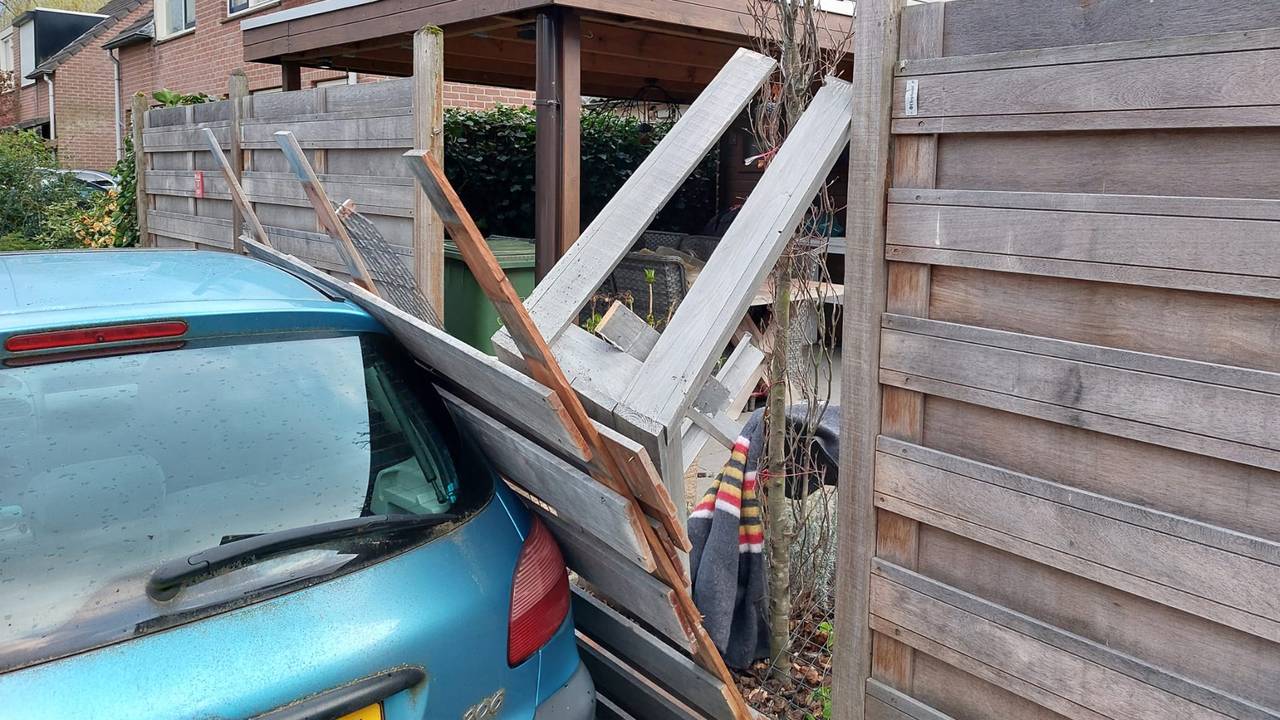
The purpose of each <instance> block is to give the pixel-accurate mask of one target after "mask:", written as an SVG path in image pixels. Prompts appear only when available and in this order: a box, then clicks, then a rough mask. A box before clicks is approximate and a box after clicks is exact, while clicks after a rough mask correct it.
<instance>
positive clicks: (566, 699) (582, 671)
mask: <svg viewBox="0 0 1280 720" xmlns="http://www.w3.org/2000/svg"><path fill="white" fill-rule="evenodd" d="M595 714H596V686H595V683H593V682H591V674H590V673H588V672H587V666H586V665H583V664H582V663H578V669H577V670H575V671H574V672H573V675H571V676H570V677H569V680H568V682H566V683H565V684H564V685H563V686H561V688H560V689H559V690H557V691H555V693H554V694H553V695H552V696H551V697H549V698H547V699H546V702H544V703H542V704H541V705H539V706H538V709H537V710H536V711H535V712H534V713H533V720H591V718H594V717H595Z"/></svg>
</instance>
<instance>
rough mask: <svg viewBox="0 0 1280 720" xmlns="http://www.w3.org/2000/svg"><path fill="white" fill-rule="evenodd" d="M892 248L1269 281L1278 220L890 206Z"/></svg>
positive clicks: (1274, 267) (1277, 268) (1277, 258)
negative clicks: (1267, 279) (1162, 270)
mask: <svg viewBox="0 0 1280 720" xmlns="http://www.w3.org/2000/svg"><path fill="white" fill-rule="evenodd" d="M888 223H889V230H888V239H887V242H888V243H889V244H890V245H904V246H911V247H921V248H934V249H938V250H960V251H965V252H980V253H987V254H995V255H1019V256H1025V257H1036V258H1054V259H1058V260H1075V261H1080V262H1090V263H1104V264H1119V265H1134V266H1145V267H1153V268H1166V269H1171V270H1190V271H1197V272H1209V273H1227V274H1235V275H1249V276H1260V277H1270V278H1274V277H1276V276H1280V253H1278V252H1276V248H1277V243H1276V237H1277V234H1280V224H1276V223H1273V222H1262V221H1257V220H1227V219H1219V218H1197V217H1160V216H1152V215H1132V214H1115V213H1077V212H1061V211H1051V210H1010V209H997V208H973V207H954V206H939V205H914V204H913V205H899V204H894V203H891V204H890V205H889V219H888Z"/></svg>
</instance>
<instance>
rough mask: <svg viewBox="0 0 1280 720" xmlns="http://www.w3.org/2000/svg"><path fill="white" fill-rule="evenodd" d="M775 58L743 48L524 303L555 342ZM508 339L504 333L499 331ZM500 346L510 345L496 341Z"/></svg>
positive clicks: (749, 98)
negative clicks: (502, 344) (503, 344)
mask: <svg viewBox="0 0 1280 720" xmlns="http://www.w3.org/2000/svg"><path fill="white" fill-rule="evenodd" d="M774 65H775V63H774V61H773V60H771V59H769V58H767V57H764V56H762V55H759V54H757V53H753V52H750V51H747V50H739V51H738V52H737V53H735V54H734V56H733V58H732V59H731V60H730V61H729V62H728V63H727V64H726V65H725V66H724V69H723V70H721V71H720V73H719V74H717V75H716V79H715V80H713V81H712V82H711V84H710V85H708V86H707V88H706V90H704V91H703V92H702V94H701V95H699V96H698V99H697V100H695V101H694V102H693V104H692V105H690V106H689V109H688V110H687V111H685V112H684V113H683V114H682V115H681V116H680V119H679V120H678V121H677V122H676V124H675V126H674V127H673V128H672V129H671V130H670V132H668V133H667V134H666V136H664V137H663V139H662V140H661V141H659V143H658V145H657V147H655V148H654V149H653V151H652V152H651V153H649V156H648V157H646V158H645V160H644V161H643V162H642V163H641V164H640V167H638V168H636V171H635V172H634V173H632V174H631V176H630V177H629V178H627V181H626V182H625V183H623V185H622V187H621V188H619V190H618V192H617V193H615V194H614V196H613V198H612V199H611V200H610V201H609V202H608V203H607V204H606V205H605V207H604V208H603V209H602V210H601V211H600V213H599V214H598V215H597V216H596V219H595V220H593V221H592V222H591V224H590V225H589V226H588V227H587V229H586V230H585V231H583V233H582V236H581V237H580V238H579V240H578V242H576V243H574V245H573V247H572V248H571V249H570V250H569V252H567V253H566V254H565V256H564V257H563V258H562V259H561V261H560V262H558V263H556V266H555V268H554V269H553V270H552V271H551V272H550V273H549V274H548V275H547V277H546V278H545V279H544V281H543V282H542V283H540V284H539V285H538V287H537V288H535V289H534V291H533V293H532V294H531V295H530V296H529V298H528V300H527V301H526V305H527V307H528V308H529V313H530V315H531V316H532V317H533V320H534V323H535V324H536V325H537V326H538V328H539V329H540V330H541V331H542V332H543V333H545V334H546V335H547V336H548V337H550V338H552V339H553V340H554V339H555V338H556V337H557V336H558V335H559V334H560V332H561V331H562V330H563V328H564V327H565V326H566V325H567V324H569V323H570V322H572V320H573V318H575V317H576V316H577V313H578V310H579V309H580V308H581V307H583V306H584V305H586V303H587V301H588V300H590V299H591V295H592V293H594V292H595V289H596V288H598V287H599V286H600V283H601V282H602V281H603V280H604V279H605V278H606V277H608V275H609V273H611V272H613V268H614V267H616V266H617V264H618V262H619V261H620V260H621V259H622V256H623V255H625V254H626V253H627V251H628V250H630V248H631V246H632V245H633V244H634V243H635V240H636V238H638V237H639V236H640V233H642V232H643V231H644V229H645V228H647V227H648V226H649V223H650V222H652V221H653V218H654V217H656V216H657V214H658V211H659V210H661V209H662V207H663V206H664V205H665V204H666V202H667V200H669V199H670V198H671V197H672V196H673V195H674V194H675V192H676V190H678V189H679V187H680V185H681V184H682V183H683V182H684V180H685V179H687V178H688V176H689V175H690V174H691V173H692V172H693V170H694V168H695V167H697V165H698V163H699V162H700V161H701V159H702V158H703V157H704V156H705V155H706V154H707V152H708V151H709V150H710V149H711V147H712V146H713V145H715V143H716V141H717V140H718V139H719V137H720V135H721V134H723V132H724V131H725V129H726V128H728V127H729V125H730V123H732V122H733V121H734V119H735V118H737V116H738V113H740V112H741V111H742V109H743V108H745V107H746V105H747V103H748V102H749V101H750V100H751V98H752V97H753V96H754V95H755V92H756V90H757V89H758V88H759V87H760V85H761V84H762V83H763V82H764V81H765V78H767V77H768V76H769V73H770V72H772V70H773V67H774ZM499 335H501V336H504V337H505V333H501V332H500V333H499ZM494 339H495V342H503V343H506V342H509V340H504V339H503V338H500V337H499V336H495V338H494Z"/></svg>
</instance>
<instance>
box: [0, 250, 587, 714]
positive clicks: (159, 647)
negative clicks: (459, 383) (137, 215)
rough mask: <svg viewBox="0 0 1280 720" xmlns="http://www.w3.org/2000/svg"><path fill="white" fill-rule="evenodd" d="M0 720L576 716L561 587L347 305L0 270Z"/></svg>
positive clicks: (307, 289)
mask: <svg viewBox="0 0 1280 720" xmlns="http://www.w3.org/2000/svg"><path fill="white" fill-rule="evenodd" d="M0 348H2V349H0V708H3V710H2V711H0V715H3V716H5V717H15V718H16V717H21V718H23V719H24V720H45V719H47V720H68V719H69V718H75V719H76V720H90V719H92V718H113V719H116V718H120V719H122V718H128V719H129V720H145V719H147V718H157V719H159V718H163V719H164V720H172V719H173V718H201V719H204V718H270V719H272V720H286V719H288V720H304V719H306V720H324V719H328V718H347V719H349V720H408V719H409V718H413V719H415V720H418V719H421V718H450V719H458V718H461V719H465V720H484V719H487V718H521V719H527V718H536V719H537V720H546V719H549V718H554V719H555V720H580V719H583V720H585V718H589V717H591V716H592V715H593V714H594V690H593V687H592V683H591V679H590V677H589V676H588V674H587V672H586V670H585V669H584V668H583V666H582V664H581V661H580V660H579V658H578V654H577V649H576V645H575V642H574V632H573V622H572V618H571V617H570V612H569V587H568V579H567V577H566V574H565V569H564V562H563V560H562V558H561V555H560V551H559V549H558V548H557V547H556V544H555V541H554V540H553V538H552V537H551V534H550V533H549V532H548V530H547V528H546V527H545V526H544V525H543V524H542V523H541V522H540V521H538V520H537V518H536V516H535V515H532V514H531V513H530V512H529V511H528V510H527V509H526V508H525V507H524V506H522V504H521V503H520V501H519V500H518V499H517V498H516V497H515V496H514V495H513V494H512V493H511V492H510V490H509V489H507V488H506V487H505V486H504V485H503V483H501V482H499V481H498V479H497V477H496V475H495V473H494V471H493V470H492V469H491V467H490V466H489V464H488V463H487V462H486V460H485V459H484V458H483V457H481V456H480V454H479V453H478V452H477V451H476V449H475V448H474V446H473V445H472V443H471V442H470V441H469V440H468V438H467V437H465V436H464V435H462V434H461V433H460V431H459V429H458V427H457V426H456V425H455V424H454V423H453V422H452V421H451V419H450V416H449V413H448V410H447V409H446V407H445V405H444V403H443V402H442V400H441V397H440V396H439V395H438V394H437V392H436V390H435V389H434V387H433V385H432V384H431V375H430V373H429V371H427V370H424V369H423V368H422V367H420V366H417V365H416V364H415V362H414V360H413V358H411V357H409V356H408V354H407V353H406V352H405V350H404V349H403V348H402V347H401V346H400V345H399V344H398V343H396V342H395V341H394V340H393V339H392V338H391V336H390V335H388V334H387V331H386V330H385V328H383V327H382V326H381V325H380V324H379V323H377V322H376V321H375V320H373V318H371V317H370V316H369V315H368V314H367V313H365V312H364V311H363V310H361V309H360V308H358V307H356V306H355V305H353V304H351V303H349V302H346V301H342V300H340V299H336V298H334V297H331V296H329V295H327V294H325V292H323V291H322V290H320V289H318V288H316V287H313V286H311V285H310V284H308V283H307V282H305V281H303V280H301V279H299V278H297V277H294V276H292V275H290V274H287V273H285V272H283V271H281V270H279V269H276V268H274V267H271V266H268V265H265V264H262V263H259V262H256V261H254V260H250V259H248V258H244V257H239V256H235V255H230V254H224V253H211V252H196V251H181V250H134V251H92V252H72V253H19V254H8V255H0Z"/></svg>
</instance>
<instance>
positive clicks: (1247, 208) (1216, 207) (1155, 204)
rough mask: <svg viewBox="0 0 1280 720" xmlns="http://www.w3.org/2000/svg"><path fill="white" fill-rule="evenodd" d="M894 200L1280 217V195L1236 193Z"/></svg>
mask: <svg viewBox="0 0 1280 720" xmlns="http://www.w3.org/2000/svg"><path fill="white" fill-rule="evenodd" d="M889 202H890V203H894V204H898V205H903V204H912V203H916V204H922V205H961V206H966V207H981V208H1008V209H1014V210H1019V209H1020V210H1056V211H1060V212H1080V213H1113V214H1120V215H1174V216H1178V217H1189V218H1227V219H1237V220H1280V200H1264V199H1254V198H1235V197H1176V196H1167V195H1109V194H1103V193H1096V194H1095V193H1056V192H1055V193H1042V192H1001V191H997V190H934V189H931V188H918V187H896V188H891V189H890V190H889Z"/></svg>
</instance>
